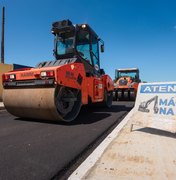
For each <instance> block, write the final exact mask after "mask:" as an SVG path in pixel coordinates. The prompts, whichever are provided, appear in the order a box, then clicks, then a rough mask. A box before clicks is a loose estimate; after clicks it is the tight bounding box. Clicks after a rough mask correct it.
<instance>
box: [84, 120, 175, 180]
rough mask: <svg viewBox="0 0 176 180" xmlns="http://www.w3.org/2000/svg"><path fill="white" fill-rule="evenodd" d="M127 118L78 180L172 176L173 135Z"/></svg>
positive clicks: (161, 177)
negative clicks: (145, 126)
mask: <svg viewBox="0 0 176 180" xmlns="http://www.w3.org/2000/svg"><path fill="white" fill-rule="evenodd" d="M130 127H131V120H130V121H128V123H127V125H126V126H125V127H124V128H123V129H122V131H121V132H120V134H119V135H118V136H117V137H116V138H115V139H114V140H113V141H112V142H111V143H110V145H109V146H108V147H107V148H106V150H105V151H104V153H103V154H102V156H101V157H100V159H99V160H98V161H97V162H96V164H95V165H94V166H93V167H92V168H91V169H90V170H89V171H88V173H86V174H85V176H84V177H83V178H82V179H94V180H102V179H108V180H109V179H114V180H116V179H135V180H136V179H154V180H161V179H176V153H175V152H176V134H172V133H169V132H166V131H162V130H156V129H151V128H142V127H138V126H134V127H133V130H132V132H130Z"/></svg>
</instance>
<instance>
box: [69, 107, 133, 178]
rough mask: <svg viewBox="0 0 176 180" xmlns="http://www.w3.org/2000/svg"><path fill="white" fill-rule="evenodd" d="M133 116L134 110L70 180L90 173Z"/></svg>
mask: <svg viewBox="0 0 176 180" xmlns="http://www.w3.org/2000/svg"><path fill="white" fill-rule="evenodd" d="M132 115H133V109H132V110H131V111H130V112H129V113H128V115H127V116H126V117H125V118H124V119H123V120H122V121H121V123H120V124H119V125H118V126H117V127H116V128H115V129H114V130H113V131H112V132H111V133H110V134H109V135H108V136H107V137H106V139H104V141H103V142H102V143H101V144H100V145H99V146H98V147H97V148H96V149H95V150H94V151H93V153H92V154H90V155H89V156H88V158H87V159H86V160H85V161H84V162H83V163H82V164H81V165H80V166H79V167H78V168H77V169H76V170H75V171H74V172H73V173H72V174H71V175H70V177H69V178H68V180H76V179H82V178H83V177H84V176H85V175H86V174H87V173H88V171H89V170H90V169H91V168H92V167H93V166H94V165H95V163H96V162H97V161H98V160H99V158H100V157H101V156H102V154H103V153H104V151H105V149H106V148H107V147H108V146H109V144H110V143H111V142H112V141H113V140H114V139H115V138H116V137H117V136H118V134H119V133H120V131H121V130H122V128H123V127H124V126H125V125H126V124H127V122H128V121H129V120H130V118H131V116H132Z"/></svg>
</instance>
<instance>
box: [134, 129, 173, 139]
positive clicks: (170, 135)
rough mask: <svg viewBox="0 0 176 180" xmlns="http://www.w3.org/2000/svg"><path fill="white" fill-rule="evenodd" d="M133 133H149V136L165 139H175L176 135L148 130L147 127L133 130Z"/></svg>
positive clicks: (157, 130) (158, 130)
mask: <svg viewBox="0 0 176 180" xmlns="http://www.w3.org/2000/svg"><path fill="white" fill-rule="evenodd" d="M134 131H140V132H145V133H150V134H154V135H159V136H166V137H170V138H174V139H175V138H176V133H171V132H168V131H164V130H160V129H154V128H149V127H145V128H140V129H135V130H134Z"/></svg>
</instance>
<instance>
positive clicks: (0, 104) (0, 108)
mask: <svg viewBox="0 0 176 180" xmlns="http://www.w3.org/2000/svg"><path fill="white" fill-rule="evenodd" d="M3 109H5V107H4V104H3V102H0V110H3Z"/></svg>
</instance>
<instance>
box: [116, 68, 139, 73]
mask: <svg viewBox="0 0 176 180" xmlns="http://www.w3.org/2000/svg"><path fill="white" fill-rule="evenodd" d="M117 71H119V72H127V71H129V72H131V71H139V69H138V68H124V69H117Z"/></svg>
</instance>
